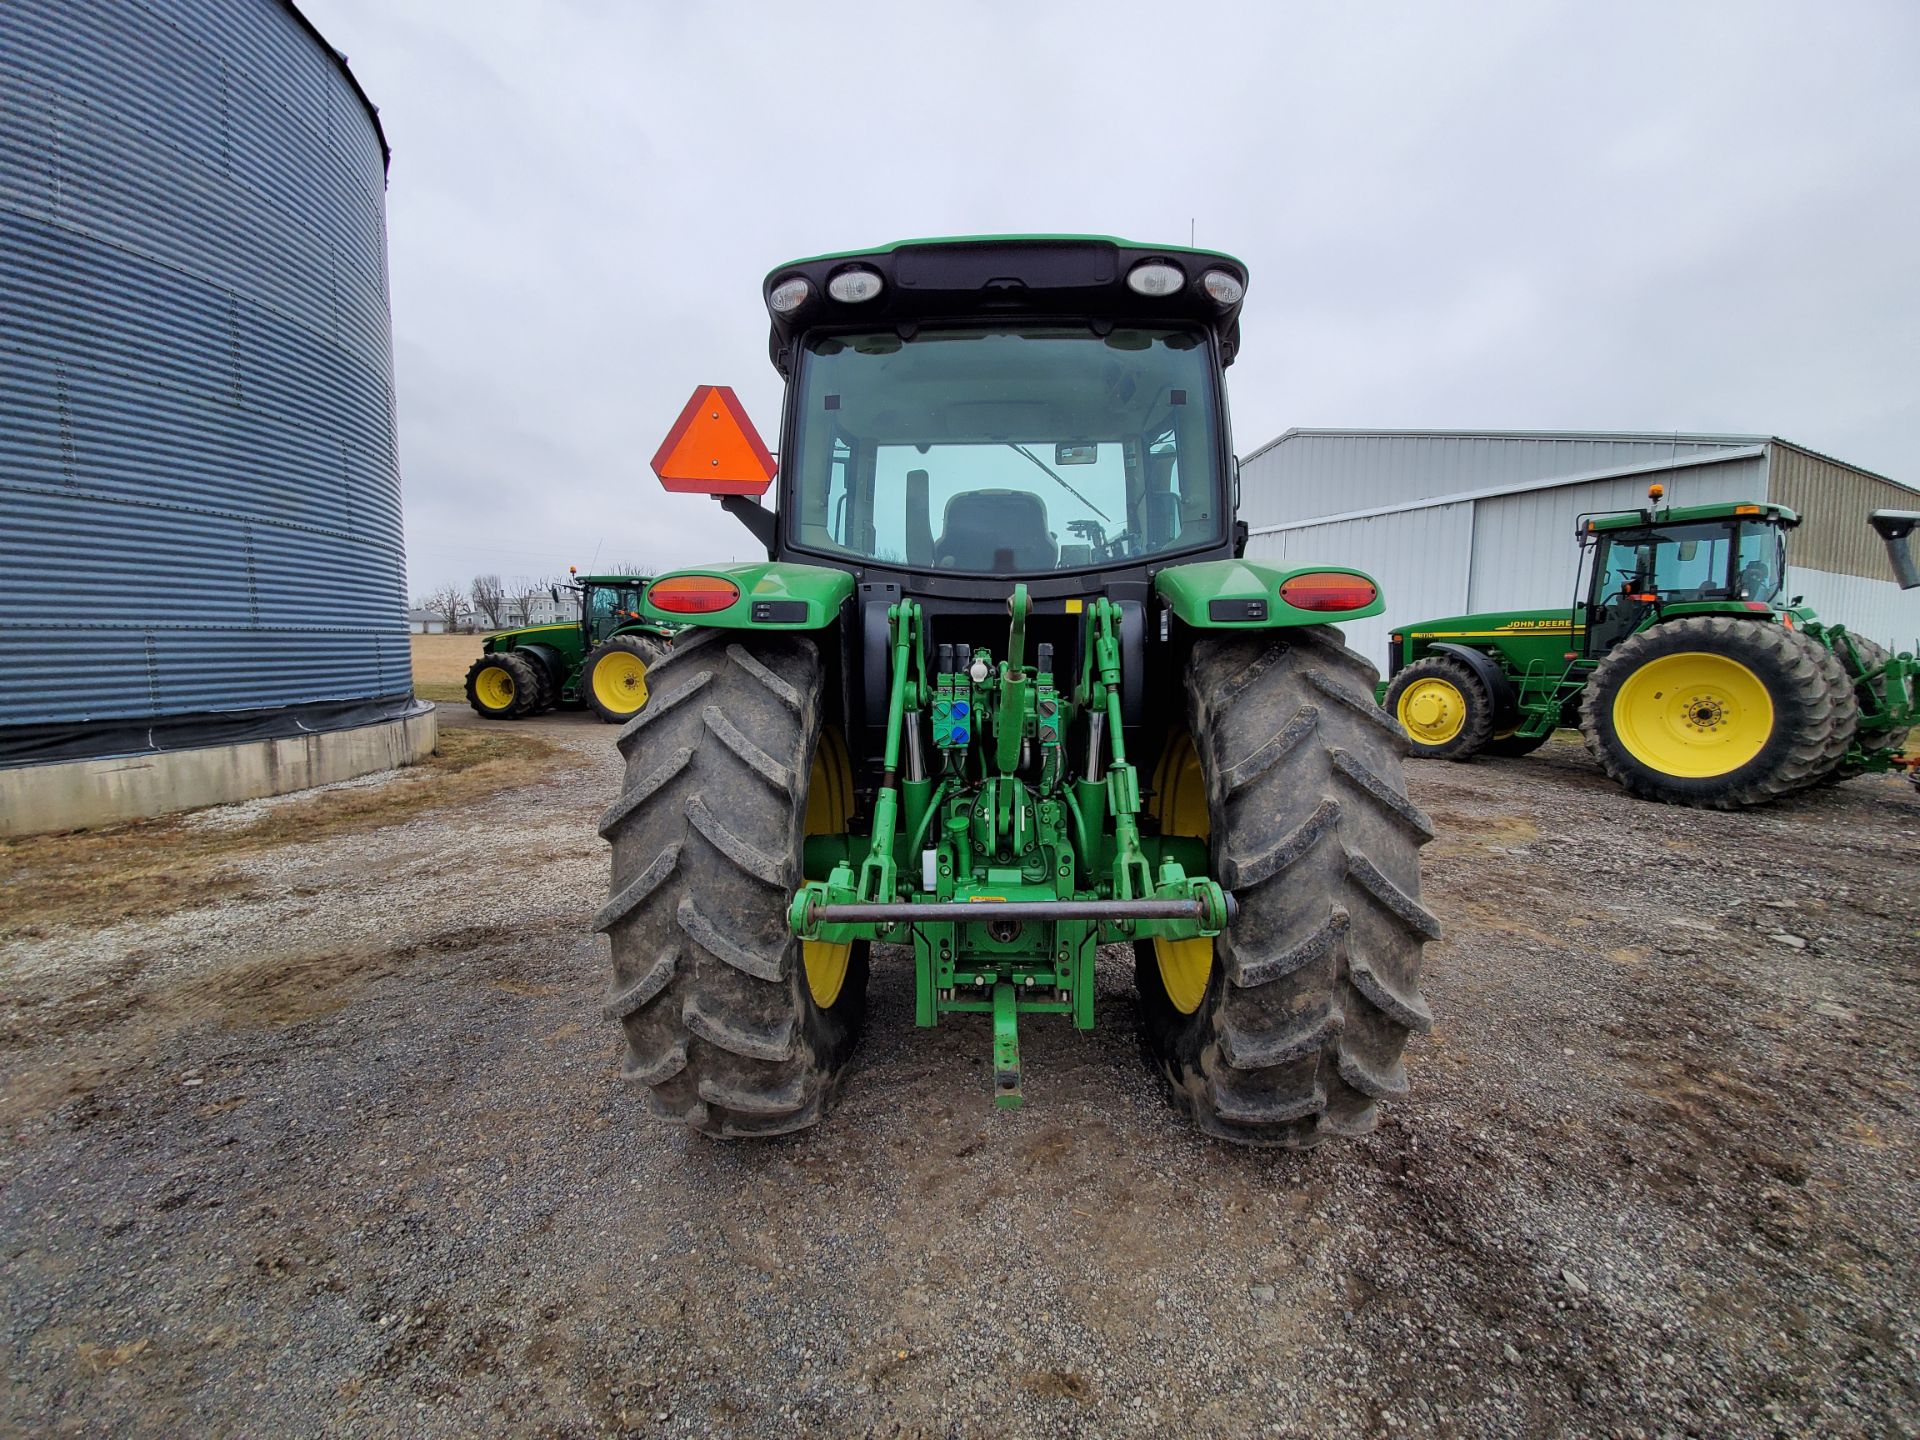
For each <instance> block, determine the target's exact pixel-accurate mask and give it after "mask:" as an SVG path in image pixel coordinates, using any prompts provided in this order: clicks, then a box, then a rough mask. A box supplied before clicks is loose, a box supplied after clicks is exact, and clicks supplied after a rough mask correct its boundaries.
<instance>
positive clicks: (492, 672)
mask: <svg viewBox="0 0 1920 1440" xmlns="http://www.w3.org/2000/svg"><path fill="white" fill-rule="evenodd" d="M473 693H474V694H475V695H478V696H479V697H480V703H481V704H482V705H484V706H486V707H487V709H489V710H505V709H507V708H508V707H509V706H511V705H512V704H513V693H514V692H513V673H512V672H511V671H509V670H507V669H505V668H504V667H503V666H499V665H489V666H488V667H487V668H486V669H484V670H482V671H481V672H480V673H479V674H478V675H476V676H475V677H474V681H473Z"/></svg>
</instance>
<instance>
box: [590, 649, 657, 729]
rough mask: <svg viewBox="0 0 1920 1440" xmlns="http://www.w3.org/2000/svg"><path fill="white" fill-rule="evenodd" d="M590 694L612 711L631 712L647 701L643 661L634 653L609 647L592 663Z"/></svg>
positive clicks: (622, 713)
mask: <svg viewBox="0 0 1920 1440" xmlns="http://www.w3.org/2000/svg"><path fill="white" fill-rule="evenodd" d="M593 698H594V699H596V700H598V701H599V702H600V704H601V705H602V706H603V707H604V708H606V709H608V710H611V711H613V712H614V713H615V714H616V715H632V714H635V713H637V712H638V711H639V709H640V707H641V706H642V705H644V704H646V703H647V665H646V662H645V661H644V660H642V659H641V658H640V657H639V656H638V655H634V654H630V653H629V652H627V651H625V650H609V651H608V652H607V653H606V654H604V655H602V656H601V657H600V658H599V659H598V660H597V661H595V662H594V666H593Z"/></svg>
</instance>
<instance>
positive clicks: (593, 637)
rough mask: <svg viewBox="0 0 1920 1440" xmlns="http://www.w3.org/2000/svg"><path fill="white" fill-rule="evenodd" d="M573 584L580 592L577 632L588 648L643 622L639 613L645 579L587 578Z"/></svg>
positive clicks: (611, 576)
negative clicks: (584, 639) (583, 638)
mask: <svg viewBox="0 0 1920 1440" xmlns="http://www.w3.org/2000/svg"><path fill="white" fill-rule="evenodd" d="M574 583H575V586H576V587H577V588H578V590H579V592H580V628H581V632H582V634H583V635H584V636H585V638H586V642H587V645H588V647H589V648H591V647H592V646H595V645H598V644H599V643H600V642H601V641H602V640H605V639H607V638H608V637H610V636H611V635H613V634H614V633H615V632H616V631H618V630H621V629H623V628H625V627H627V626H630V625H634V624H637V623H640V622H641V621H643V620H645V618H646V617H645V616H644V615H642V613H641V610H640V605H641V602H642V601H643V600H644V599H645V598H646V593H647V581H646V580H645V578H643V577H636V576H630V575H589V576H587V577H585V578H584V579H581V580H576V581H575V582H574Z"/></svg>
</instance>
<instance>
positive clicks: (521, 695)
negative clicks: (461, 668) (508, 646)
mask: <svg viewBox="0 0 1920 1440" xmlns="http://www.w3.org/2000/svg"><path fill="white" fill-rule="evenodd" d="M533 666H534V662H532V661H529V660H528V659H527V657H526V656H524V655H516V654H514V653H513V652H512V651H511V650H500V651H496V652H494V653H493V654H490V655H482V656H481V657H480V658H479V659H478V660H476V661H474V662H473V664H472V665H470V666H469V667H467V704H469V705H471V706H472V707H473V711H474V713H475V714H476V715H482V716H485V717H486V718H487V719H489V720H518V719H519V718H520V717H521V716H523V715H527V714H531V713H532V712H533V711H534V709H535V707H536V706H537V705H538V703H539V698H540V682H539V679H538V677H537V676H536V675H535V674H534V668H533Z"/></svg>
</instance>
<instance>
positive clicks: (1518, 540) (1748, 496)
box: [1466, 456, 1767, 611]
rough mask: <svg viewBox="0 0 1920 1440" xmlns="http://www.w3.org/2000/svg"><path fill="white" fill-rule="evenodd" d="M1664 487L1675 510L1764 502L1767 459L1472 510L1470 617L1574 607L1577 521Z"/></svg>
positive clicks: (1529, 494) (1562, 490)
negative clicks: (1493, 612) (1657, 484)
mask: <svg viewBox="0 0 1920 1440" xmlns="http://www.w3.org/2000/svg"><path fill="white" fill-rule="evenodd" d="M1655 481H1658V482H1660V483H1662V484H1664V485H1665V486H1666V487H1667V496H1668V498H1669V499H1671V500H1673V501H1674V502H1675V503H1676V504H1681V505H1710V504H1714V503H1716V502H1718V501H1722V500H1760V499H1764V498H1765V497H1766V491H1767V472H1766V460H1765V458H1764V457H1763V456H1751V457H1749V458H1747V459H1743V460H1729V461H1726V462H1724V463H1721V464H1713V465H1690V466H1688V467H1686V468H1685V469H1681V470H1671V471H1666V472H1661V473H1656V474H1652V475H1649V474H1645V473H1642V474H1636V475H1633V476H1630V477H1622V478H1621V479H1618V480H1595V481H1589V482H1588V483H1586V484H1583V485H1557V486H1553V487H1551V488H1548V489H1541V490H1522V491H1519V492H1517V493H1515V494H1512V495H1499V496H1493V497H1490V498H1488V499H1485V500H1479V501H1476V502H1475V503H1474V514H1473V574H1472V580H1471V582H1470V584H1469V586H1468V592H1467V593H1468V602H1467V606H1466V608H1467V609H1468V610H1476V611H1477V610H1523V609H1534V608H1538V607H1543V606H1550V605H1571V604H1572V603H1573V598H1574V597H1573V590H1574V583H1575V577H1574V572H1575V571H1576V570H1577V569H1578V567H1579V564H1580V542H1579V541H1578V540H1577V539H1576V538H1575V536H1574V522H1575V521H1576V520H1577V519H1578V518H1579V517H1580V516H1581V515H1585V514H1590V513H1593V512H1595V511H1601V510H1631V509H1633V508H1635V507H1636V506H1640V505H1644V504H1646V503H1647V487H1648V485H1650V484H1652V483H1654V482H1655Z"/></svg>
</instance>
